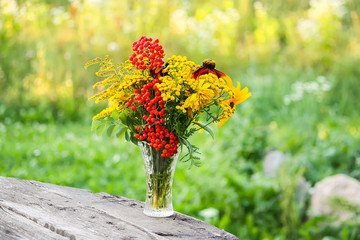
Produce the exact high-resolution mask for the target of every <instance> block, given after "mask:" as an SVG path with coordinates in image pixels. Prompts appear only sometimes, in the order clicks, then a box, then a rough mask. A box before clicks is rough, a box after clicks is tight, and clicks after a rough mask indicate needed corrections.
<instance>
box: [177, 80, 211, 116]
mask: <svg viewBox="0 0 360 240" xmlns="http://www.w3.org/2000/svg"><path fill="white" fill-rule="evenodd" d="M196 90H197V91H196V92H195V93H193V94H191V95H190V96H189V97H188V98H187V99H186V100H185V102H184V105H183V106H182V108H183V109H185V108H188V109H191V110H192V111H199V110H200V109H201V108H203V107H204V106H206V105H208V104H209V103H210V102H211V100H212V99H213V98H214V96H215V92H214V90H212V89H211V85H210V83H206V82H205V79H201V80H200V81H199V82H198V86H197V89H196Z"/></svg>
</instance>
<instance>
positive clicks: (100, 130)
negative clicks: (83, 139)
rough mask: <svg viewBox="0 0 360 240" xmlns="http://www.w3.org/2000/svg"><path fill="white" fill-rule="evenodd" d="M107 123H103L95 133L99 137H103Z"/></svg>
mask: <svg viewBox="0 0 360 240" xmlns="http://www.w3.org/2000/svg"><path fill="white" fill-rule="evenodd" d="M105 127H106V122H102V123H101V124H100V126H98V128H96V130H95V132H96V134H97V135H98V136H101V135H102V134H103V132H104V130H105Z"/></svg>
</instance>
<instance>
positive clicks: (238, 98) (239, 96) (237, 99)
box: [218, 82, 251, 127]
mask: <svg viewBox="0 0 360 240" xmlns="http://www.w3.org/2000/svg"><path fill="white" fill-rule="evenodd" d="M230 84H231V89H232V91H233V92H234V97H233V98H230V99H229V100H228V101H226V102H227V105H228V106H229V107H231V109H234V112H235V106H236V105H238V104H240V103H242V102H244V101H245V100H246V99H248V98H249V97H250V96H251V92H249V89H248V88H247V87H245V88H243V89H242V90H240V89H241V85H240V82H238V84H237V87H236V88H235V87H233V86H232V82H230V83H229V82H228V85H230ZM220 106H221V104H220ZM222 108H223V109H224V112H225V111H228V107H227V106H226V105H223V106H222ZM231 116H232V114H231V115H230V116H229V114H227V115H224V116H221V117H222V119H221V120H220V123H219V125H218V127H221V126H222V125H224V123H225V122H226V121H227V120H228V119H229V118H230V117H231Z"/></svg>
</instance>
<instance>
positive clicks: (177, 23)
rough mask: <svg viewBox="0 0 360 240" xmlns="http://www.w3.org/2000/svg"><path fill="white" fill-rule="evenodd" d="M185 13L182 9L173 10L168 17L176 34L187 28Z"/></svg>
mask: <svg viewBox="0 0 360 240" xmlns="http://www.w3.org/2000/svg"><path fill="white" fill-rule="evenodd" d="M187 19H188V16H187V13H186V12H185V10H183V9H177V10H175V11H174V12H173V13H172V14H171V17H170V26H171V29H172V30H173V31H174V32H175V33H177V34H184V33H185V32H186V30H187Z"/></svg>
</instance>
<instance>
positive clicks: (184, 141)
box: [180, 137, 194, 154]
mask: <svg viewBox="0 0 360 240" xmlns="http://www.w3.org/2000/svg"><path fill="white" fill-rule="evenodd" d="M180 141H181V142H182V143H183V144H185V146H186V147H187V149H188V151H189V153H190V154H192V153H193V152H194V149H193V147H192V145H191V143H190V142H189V141H188V140H186V139H185V138H182V137H180Z"/></svg>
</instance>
